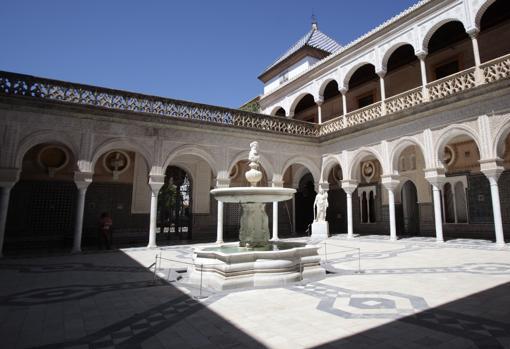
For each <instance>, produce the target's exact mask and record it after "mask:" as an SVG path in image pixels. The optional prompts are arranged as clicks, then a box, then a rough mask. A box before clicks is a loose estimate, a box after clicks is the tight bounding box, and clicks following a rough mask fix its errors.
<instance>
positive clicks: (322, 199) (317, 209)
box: [313, 188, 328, 222]
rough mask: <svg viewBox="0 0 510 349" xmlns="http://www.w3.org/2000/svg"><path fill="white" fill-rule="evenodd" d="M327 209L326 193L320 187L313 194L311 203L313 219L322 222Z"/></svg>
mask: <svg viewBox="0 0 510 349" xmlns="http://www.w3.org/2000/svg"><path fill="white" fill-rule="evenodd" d="M327 209H328V193H327V192H325V191H324V189H322V188H320V189H319V193H318V194H317V195H316V196H315V202H314V203H313V221H314V222H324V221H326V210H327Z"/></svg>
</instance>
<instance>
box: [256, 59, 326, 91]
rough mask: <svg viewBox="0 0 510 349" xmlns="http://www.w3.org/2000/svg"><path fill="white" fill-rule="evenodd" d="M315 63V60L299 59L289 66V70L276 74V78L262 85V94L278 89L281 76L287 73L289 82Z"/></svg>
mask: <svg viewBox="0 0 510 349" xmlns="http://www.w3.org/2000/svg"><path fill="white" fill-rule="evenodd" d="M317 61H318V59H317V58H314V57H310V56H307V57H304V58H303V59H301V60H300V61H299V62H297V63H295V64H293V65H291V66H290V67H289V68H287V69H285V70H284V71H282V72H281V73H280V74H278V75H277V76H275V77H274V78H272V79H271V80H269V81H268V82H267V83H266V84H265V85H264V94H266V93H268V92H269V91H271V90H274V89H276V88H278V86H280V78H282V76H283V75H284V74H285V73H288V78H289V80H290V79H292V78H294V77H295V76H297V75H299V74H301V73H302V72H304V71H305V70H307V69H308V68H310V66H312V65H313V64H315V62H317Z"/></svg>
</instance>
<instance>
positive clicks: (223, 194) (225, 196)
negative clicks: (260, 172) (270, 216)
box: [211, 187, 296, 204]
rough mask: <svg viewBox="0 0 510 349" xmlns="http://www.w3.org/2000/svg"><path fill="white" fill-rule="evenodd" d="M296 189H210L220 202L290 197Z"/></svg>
mask: <svg viewBox="0 0 510 349" xmlns="http://www.w3.org/2000/svg"><path fill="white" fill-rule="evenodd" d="M295 192H296V189H292V188H278V187H230V188H216V189H213V190H211V194H212V196H213V197H214V198H215V199H216V200H218V201H221V202H235V203H243V204H244V203H262V202H275V201H286V200H290V199H292V196H293V195H294V193H295Z"/></svg>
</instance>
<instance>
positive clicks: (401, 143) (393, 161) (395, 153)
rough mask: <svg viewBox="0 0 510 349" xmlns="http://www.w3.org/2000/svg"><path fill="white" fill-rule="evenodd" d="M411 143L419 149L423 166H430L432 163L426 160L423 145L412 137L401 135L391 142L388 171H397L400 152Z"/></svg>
mask: <svg viewBox="0 0 510 349" xmlns="http://www.w3.org/2000/svg"><path fill="white" fill-rule="evenodd" d="M412 145H414V146H416V147H418V149H419V150H420V151H421V153H422V155H423V158H424V160H425V167H431V165H432V164H430V163H429V161H428V157H427V153H426V152H425V146H424V145H423V144H422V143H421V142H420V141H418V140H417V139H415V138H413V137H402V138H400V139H398V140H397V141H396V143H394V144H393V149H392V150H391V152H390V159H389V160H390V162H389V166H390V167H389V173H395V174H396V173H397V171H398V161H399V158H400V154H402V152H403V151H404V149H406V148H407V147H409V146H412ZM415 184H416V183H415Z"/></svg>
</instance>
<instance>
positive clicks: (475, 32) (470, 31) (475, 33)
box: [466, 27, 480, 38]
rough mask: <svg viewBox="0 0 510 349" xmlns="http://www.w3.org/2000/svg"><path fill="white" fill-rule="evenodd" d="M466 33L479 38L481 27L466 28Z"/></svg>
mask: <svg viewBox="0 0 510 349" xmlns="http://www.w3.org/2000/svg"><path fill="white" fill-rule="evenodd" d="M466 33H467V34H468V35H469V37H470V38H477V37H478V34H479V33H480V29H478V28H476V27H473V28H469V29H468V30H466Z"/></svg>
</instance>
